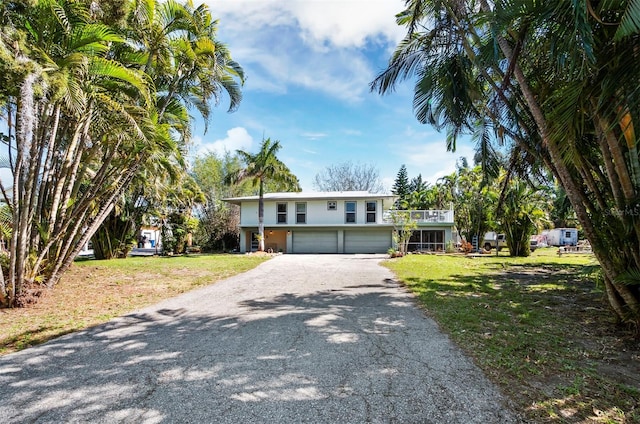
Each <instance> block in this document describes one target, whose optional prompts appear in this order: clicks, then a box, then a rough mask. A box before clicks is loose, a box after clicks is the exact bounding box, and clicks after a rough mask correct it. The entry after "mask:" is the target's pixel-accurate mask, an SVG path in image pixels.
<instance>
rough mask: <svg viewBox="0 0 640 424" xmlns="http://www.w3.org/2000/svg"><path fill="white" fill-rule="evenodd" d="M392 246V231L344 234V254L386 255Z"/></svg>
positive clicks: (347, 232)
mask: <svg viewBox="0 0 640 424" xmlns="http://www.w3.org/2000/svg"><path fill="white" fill-rule="evenodd" d="M391 245H392V243H391V230H378V231H371V230H368V231H367V230H363V231H355V230H352V231H345V233H344V253H386V252H387V250H389V248H390V247H391Z"/></svg>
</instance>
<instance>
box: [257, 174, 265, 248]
mask: <svg viewBox="0 0 640 424" xmlns="http://www.w3.org/2000/svg"><path fill="white" fill-rule="evenodd" d="M259 190H260V195H259V196H258V236H259V237H258V251H259V252H264V180H263V179H262V178H260V188H259Z"/></svg>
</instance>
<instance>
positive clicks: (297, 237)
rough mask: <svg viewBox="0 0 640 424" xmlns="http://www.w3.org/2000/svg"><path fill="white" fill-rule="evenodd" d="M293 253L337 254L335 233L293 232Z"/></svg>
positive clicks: (336, 236)
mask: <svg viewBox="0 0 640 424" xmlns="http://www.w3.org/2000/svg"><path fill="white" fill-rule="evenodd" d="M292 236H293V253H338V233H337V231H294V232H293V234H292Z"/></svg>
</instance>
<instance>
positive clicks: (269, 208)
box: [240, 199, 389, 227]
mask: <svg viewBox="0 0 640 424" xmlns="http://www.w3.org/2000/svg"><path fill="white" fill-rule="evenodd" d="M329 201H331V200H324V199H323V200H308V201H306V202H305V201H304V200H303V199H300V200H296V201H282V202H276V201H265V202H264V225H265V226H284V225H296V226H304V225H307V226H313V225H323V226H341V225H354V224H346V222H345V206H344V205H345V201H349V200H342V199H340V200H332V201H334V202H336V206H337V207H336V209H335V210H329V209H328V207H327V204H328V202H329ZM353 201H355V202H356V210H357V212H356V223H355V225H376V224H382V223H383V222H382V215H383V210H382V209H383V204H382V199H370V200H369V201H375V202H376V222H375V223H368V224H367V222H366V210H365V205H366V202H367V200H364V199H354V200H353ZM296 202H297V203H306V204H307V222H306V223H305V224H296ZM277 203H286V204H287V223H286V224H278V223H277V216H276V208H277V206H276V205H277ZM385 206H389V205H385ZM257 225H258V202H256V201H243V202H242V213H241V216H240V226H242V227H251V226H257Z"/></svg>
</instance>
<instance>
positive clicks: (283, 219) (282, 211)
mask: <svg viewBox="0 0 640 424" xmlns="http://www.w3.org/2000/svg"><path fill="white" fill-rule="evenodd" d="M276 215H277V221H276V222H277V223H278V224H286V223H287V204H286V203H278V204H277V206H276Z"/></svg>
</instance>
